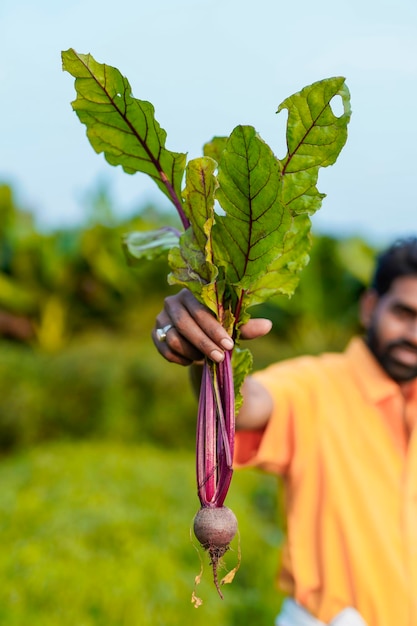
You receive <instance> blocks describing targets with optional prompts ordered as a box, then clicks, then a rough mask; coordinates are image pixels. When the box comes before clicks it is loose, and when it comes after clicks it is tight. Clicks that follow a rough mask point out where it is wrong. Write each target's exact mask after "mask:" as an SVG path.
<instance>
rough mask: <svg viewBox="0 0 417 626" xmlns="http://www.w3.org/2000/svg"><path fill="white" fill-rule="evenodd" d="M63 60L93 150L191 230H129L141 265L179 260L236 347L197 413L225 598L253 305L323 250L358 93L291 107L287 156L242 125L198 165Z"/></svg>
mask: <svg viewBox="0 0 417 626" xmlns="http://www.w3.org/2000/svg"><path fill="white" fill-rule="evenodd" d="M62 59H63V68H64V70H66V71H68V72H69V73H70V74H71V75H72V76H73V77H74V78H75V89H76V92H77V98H76V100H75V101H74V102H73V103H72V106H73V109H74V111H75V112H76V114H77V115H78V117H79V119H80V121H81V122H82V123H84V124H85V126H86V128H87V136H88V138H89V140H90V143H91V145H92V146H93V148H94V149H95V150H96V152H98V153H101V152H102V153H104V156H105V158H106V159H107V161H108V162H109V163H110V164H111V165H121V166H122V167H123V169H124V171H125V172H127V173H128V174H134V173H136V172H142V173H145V174H147V175H148V176H150V177H151V178H152V179H153V180H154V181H155V183H156V185H157V186H158V187H159V189H160V190H161V191H162V193H164V194H165V195H166V196H167V197H168V198H169V199H170V201H171V202H172V204H173V205H174V207H175V209H176V211H177V213H178V215H179V218H180V221H181V224H182V227H183V230H182V232H180V231H176V230H175V229H172V228H162V229H160V230H157V231H146V232H136V233H130V234H128V235H127V236H126V239H125V242H124V243H125V246H126V249H127V251H128V254H129V255H130V258H131V259H134V260H135V261H138V262H141V261H142V260H143V259H152V258H154V257H155V256H156V255H159V254H161V253H163V252H167V253H168V263H169V267H170V273H169V276H168V280H169V282H170V283H171V284H177V285H180V286H185V287H187V288H188V289H189V290H191V292H192V293H194V295H195V296H196V297H197V298H198V299H199V300H200V301H201V302H202V303H203V304H205V305H206V306H207V307H208V308H209V309H210V310H211V311H212V312H213V313H214V315H215V316H216V317H217V319H218V320H219V321H220V322H221V324H222V325H223V326H224V328H226V330H227V332H228V333H229V335H230V336H231V337H232V338H233V339H234V341H235V348H234V350H233V352H232V355H230V353H226V357H225V359H224V361H222V362H221V363H219V364H216V363H214V362H212V361H211V360H210V359H208V358H206V359H205V361H204V366H203V374H202V382H201V389H200V398H199V405H198V416H197V435H196V475H197V491H198V497H199V500H200V510H199V511H198V513H197V515H196V517H195V520H194V532H195V535H196V537H197V539H198V540H199V542H200V543H201V545H202V546H203V548H204V549H206V550H207V551H208V553H209V557H210V563H211V566H212V569H213V576H214V582H215V585H216V587H217V589H218V591H219V593H220V595H221V592H220V583H219V581H218V577H217V568H218V564H219V560H220V559H221V558H222V556H223V555H224V553H225V552H226V551H227V550H228V548H229V546H230V542H231V541H232V539H233V537H234V536H235V534H236V531H237V521H236V518H235V516H234V514H233V513H232V512H231V511H230V509H229V508H228V507H226V506H225V504H224V502H225V499H226V496H227V493H228V489H229V486H230V482H231V479H232V472H233V446H234V430H235V412H236V410H238V409H239V406H240V403H241V394H240V388H241V384H242V382H243V380H244V378H245V376H246V375H247V374H248V373H249V372H250V370H251V367H252V358H251V354H250V352H249V351H248V350H247V349H245V350H242V349H241V348H240V347H239V329H240V327H241V325H242V324H244V323H245V322H246V321H247V320H248V319H249V316H250V311H249V310H250V308H251V307H252V306H254V305H256V304H260V303H262V302H264V301H266V300H268V299H270V298H272V297H275V296H276V295H277V294H284V295H287V296H290V295H292V293H293V292H294V290H295V288H296V286H297V282H298V280H299V274H300V271H301V270H302V268H303V267H304V266H305V265H306V263H307V262H308V254H309V250H310V246H311V237H310V230H311V221H310V216H311V215H312V214H313V213H314V212H315V211H316V210H317V209H319V208H320V206H321V203H322V199H323V198H324V195H323V194H322V193H320V192H319V191H318V189H317V187H316V184H317V180H318V173H319V170H320V168H321V167H327V166H329V165H333V164H334V163H335V161H336V159H337V157H338V155H339V153H340V151H341V149H342V148H343V146H344V144H345V142H346V139H347V126H348V123H349V120H350V98H349V91H348V88H347V86H346V84H345V79H344V78H342V77H333V78H327V79H324V80H321V81H319V82H316V83H314V84H312V85H309V86H307V87H304V88H303V89H302V90H301V91H300V92H299V93H296V94H294V95H292V96H290V97H289V98H287V99H285V100H284V101H283V102H282V104H281V105H280V106H279V107H278V111H277V112H278V113H279V112H280V111H283V110H286V111H287V112H288V119H287V128H286V144H287V154H286V155H285V157H284V158H282V159H279V158H277V157H276V156H275V155H274V153H273V151H272V150H271V148H270V147H269V146H268V144H267V143H265V141H264V140H263V139H262V138H261V137H260V136H259V134H258V133H257V132H256V130H255V129H254V128H253V127H252V126H243V125H240V126H236V128H234V130H232V132H231V134H230V136H229V137H214V138H213V139H212V140H211V141H210V142H209V143H207V144H206V145H205V146H204V149H203V156H201V157H200V158H196V159H192V160H190V161H188V162H187V157H186V154H185V153H176V152H172V151H170V150H168V149H167V148H166V147H165V141H166V133H165V131H164V130H163V129H162V128H161V127H160V125H159V123H158V122H157V121H156V119H155V114H154V108H153V106H152V104H150V103H149V102H146V101H144V100H138V99H136V98H134V97H133V96H132V93H131V87H130V85H129V82H128V81H127V79H126V78H125V77H124V76H122V74H121V73H120V72H119V71H118V70H117V69H116V68H114V67H111V66H108V65H104V64H100V63H97V62H96V61H95V60H94V59H93V57H92V56H91V55H89V54H87V55H84V54H78V53H77V52H75V51H74V50H73V49H70V50H67V51H66V52H63V53H62ZM336 97H338V98H339V99H341V101H342V104H343V112H342V113H341V114H340V115H336V114H335V112H334V111H333V109H332V105H333V100H334V99H335V98H336ZM184 179H185V184H184ZM230 578H231V577H226V578H225V579H223V581H225V580H226V581H227V582H229V581H230ZM197 604H198V602H196V605H197Z"/></svg>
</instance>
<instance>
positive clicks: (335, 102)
mask: <svg viewBox="0 0 417 626" xmlns="http://www.w3.org/2000/svg"><path fill="white" fill-rule="evenodd" d="M330 108H331V110H332V111H333V115H334V116H335V117H342V115H343V113H344V112H345V110H344V107H343V100H342V96H333V98H332V99H331V100H330Z"/></svg>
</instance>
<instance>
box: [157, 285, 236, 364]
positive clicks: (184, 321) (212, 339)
mask: <svg viewBox="0 0 417 626" xmlns="http://www.w3.org/2000/svg"><path fill="white" fill-rule="evenodd" d="M179 296H180V304H179V302H178V297H172V298H171V297H168V298H166V300H165V310H166V312H167V314H168V316H169V318H170V319H171V323H173V324H174V326H175V329H176V331H177V333H178V335H180V337H181V338H183V339H185V340H186V341H187V342H188V343H190V344H191V345H193V346H194V347H195V348H197V349H198V350H199V351H200V352H202V353H203V354H204V355H205V356H208V357H210V358H211V359H212V360H214V361H217V362H220V361H221V360H223V358H224V351H225V350H231V349H232V348H233V345H234V344H233V340H232V339H231V337H229V335H228V334H227V331H226V330H225V329H224V328H223V327H222V325H221V324H220V323H219V322H218V321H217V320H216V318H215V317H214V315H213V314H212V313H211V311H209V309H207V307H205V306H204V305H203V304H201V303H200V302H198V301H197V300H196V298H195V297H194V296H193V295H192V294H191V292H189V291H188V290H183V291H182V292H180V294H179Z"/></svg>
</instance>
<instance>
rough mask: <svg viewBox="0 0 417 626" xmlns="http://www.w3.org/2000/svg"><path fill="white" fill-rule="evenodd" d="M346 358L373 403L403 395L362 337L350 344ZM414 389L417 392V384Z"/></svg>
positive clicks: (415, 383) (354, 339) (356, 338)
mask: <svg viewBox="0 0 417 626" xmlns="http://www.w3.org/2000/svg"><path fill="white" fill-rule="evenodd" d="M346 356H347V359H348V362H349V365H350V368H351V370H352V373H353V375H354V377H355V378H356V379H357V382H358V384H359V387H360V388H361V389H362V391H363V393H364V394H365V396H366V397H367V398H368V399H369V400H370V401H371V402H373V403H374V404H377V403H378V402H381V401H383V400H385V399H386V398H389V397H392V396H394V395H398V394H400V393H401V388H400V386H399V385H398V384H397V383H396V382H395V381H394V380H392V378H390V377H389V376H388V374H387V373H386V372H385V370H384V369H383V368H382V367H381V365H380V364H379V363H378V361H377V360H376V358H375V357H374V355H373V354H372V352H371V351H370V350H369V348H368V346H367V345H366V343H365V341H364V340H363V339H362V338H361V337H354V338H353V339H352V340H351V341H350V342H349V344H348V346H347V348H346ZM413 387H414V389H415V390H417V382H414V384H413Z"/></svg>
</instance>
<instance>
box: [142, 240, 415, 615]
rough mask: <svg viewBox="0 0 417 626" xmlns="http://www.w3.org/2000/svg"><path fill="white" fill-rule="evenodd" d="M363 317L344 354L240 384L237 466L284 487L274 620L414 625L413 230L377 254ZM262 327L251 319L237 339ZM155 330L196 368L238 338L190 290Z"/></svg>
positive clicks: (266, 326)
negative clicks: (281, 594) (279, 597)
mask: <svg viewBox="0 0 417 626" xmlns="http://www.w3.org/2000/svg"><path fill="white" fill-rule="evenodd" d="M360 319H361V322H362V324H363V328H364V331H365V332H364V335H363V337H355V338H353V339H352V340H351V342H350V343H349V345H348V346H347V348H346V350H345V351H344V352H343V353H342V354H323V355H321V356H319V357H310V356H307V357H301V358H295V359H291V360H288V361H285V362H282V363H276V364H273V365H271V366H269V367H268V368H267V369H265V370H264V371H262V372H257V373H255V374H254V375H252V376H250V377H248V378H247V379H246V381H245V383H244V386H243V397H244V402H243V406H242V409H241V411H240V412H239V415H238V416H237V418H236V427H237V433H236V439H235V466H236V467H243V466H247V465H252V466H256V467H259V468H261V469H263V470H266V471H268V472H272V473H275V474H277V475H280V476H282V477H283V480H284V483H285V488H286V502H287V511H286V514H287V529H288V530H287V543H286V546H285V549H284V557H283V563H282V570H281V573H280V578H279V584H280V587H281V588H282V589H283V590H284V591H285V592H286V593H287V594H288V599H287V600H286V601H285V602H284V604H283V606H282V609H281V613H280V614H279V616H278V617H277V620H276V626H309V625H311V626H314V625H316V626H320V625H323V624H331V625H332V626H364V625H366V626H397V625H398V626H417V429H416V428H414V427H415V424H416V422H417V238H408V239H404V240H399V241H396V242H395V243H394V244H393V245H392V246H391V247H390V248H389V249H387V250H386V251H385V252H384V253H383V254H381V255H380V257H379V259H378V262H377V266H376V269H375V273H374V277H373V280H372V283H371V287H370V288H369V289H368V290H367V291H366V292H365V294H364V295H363V297H362V299H361V302H360ZM270 329H271V323H270V322H269V320H265V319H252V320H250V321H249V322H248V323H247V324H246V325H245V326H244V327H243V328H242V333H241V336H242V338H245V339H254V338H256V337H260V336H262V335H265V334H266V333H268V332H269V330H270ZM153 339H154V342H155V345H156V347H157V349H158V351H159V352H160V353H161V354H162V356H163V357H164V358H166V359H167V360H168V361H171V362H174V363H179V364H181V365H192V366H193V372H195V373H197V372H198V367H199V361H200V360H201V359H202V356H203V355H204V356H208V357H209V358H210V359H212V360H213V361H215V362H220V361H221V360H222V359H223V358H224V354H225V352H226V351H230V350H232V348H233V341H232V340H231V338H230V337H229V336H228V334H227V333H226V331H225V330H224V328H223V327H222V326H221V325H220V324H219V323H218V322H217V321H216V319H215V318H214V316H213V315H212V314H211V313H210V312H209V311H208V310H207V309H206V308H205V307H204V306H203V305H202V304H200V303H199V302H198V301H197V300H196V299H195V298H194V296H193V295H192V294H191V293H190V292H189V291H187V290H182V291H181V292H179V293H178V294H177V295H175V296H171V297H168V298H167V299H166V300H165V305H164V309H163V310H162V311H161V313H160V314H159V315H158V317H157V323H156V327H155V329H154V331H153ZM196 379H197V378H196Z"/></svg>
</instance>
